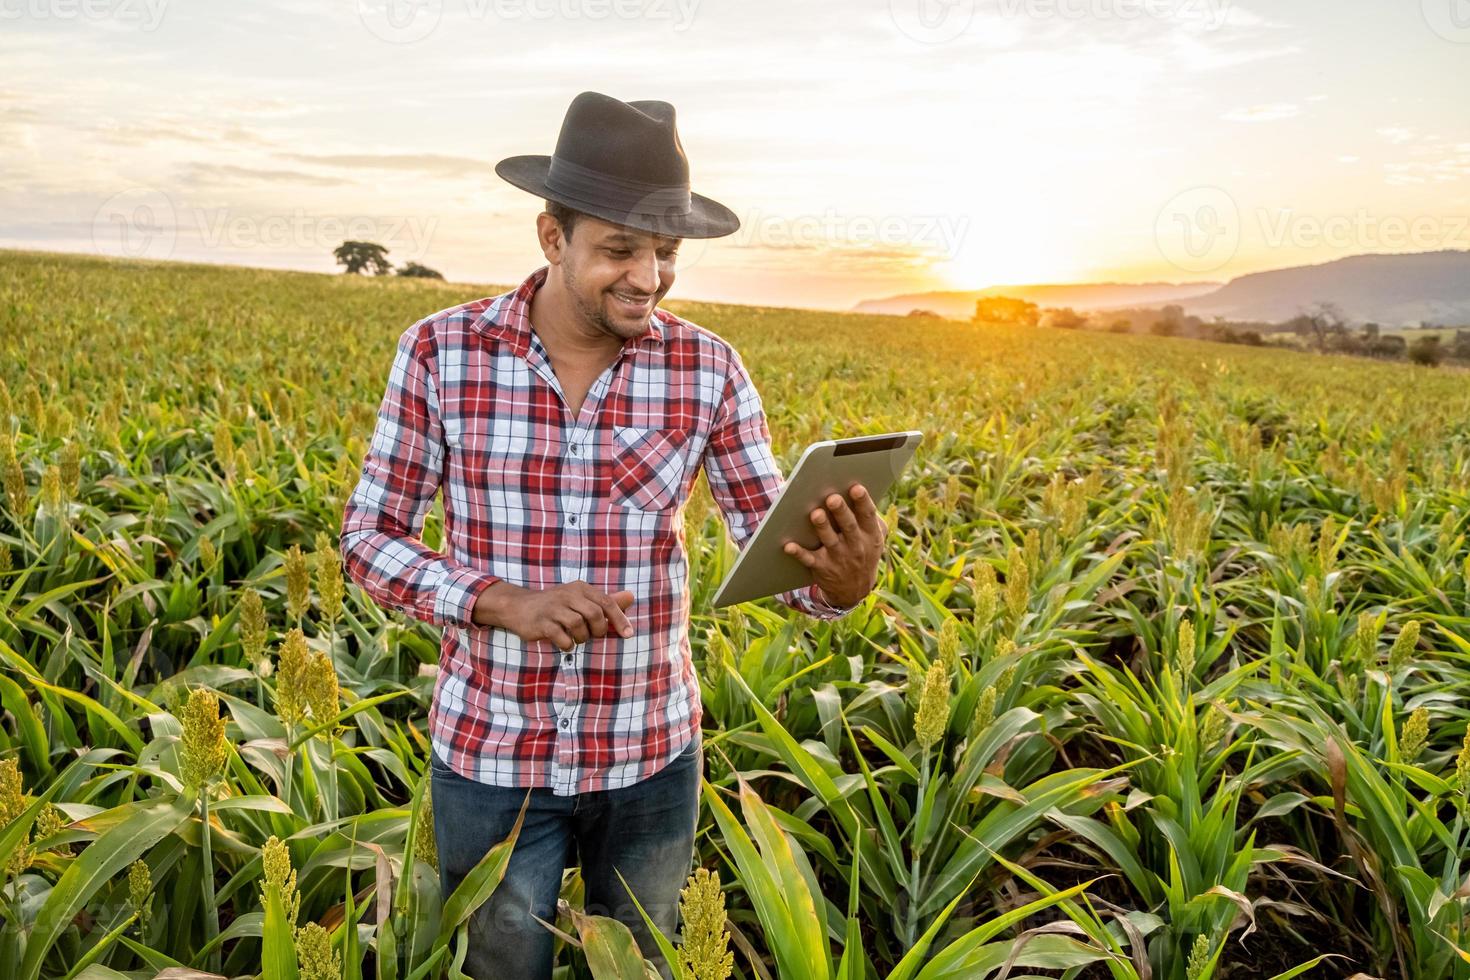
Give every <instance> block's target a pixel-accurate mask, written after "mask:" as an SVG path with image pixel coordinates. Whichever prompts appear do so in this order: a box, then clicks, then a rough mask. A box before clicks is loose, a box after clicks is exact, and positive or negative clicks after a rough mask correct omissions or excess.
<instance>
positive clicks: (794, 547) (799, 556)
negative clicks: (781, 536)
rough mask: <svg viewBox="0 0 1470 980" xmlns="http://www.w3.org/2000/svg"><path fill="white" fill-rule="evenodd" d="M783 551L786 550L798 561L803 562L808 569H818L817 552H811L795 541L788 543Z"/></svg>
mask: <svg viewBox="0 0 1470 980" xmlns="http://www.w3.org/2000/svg"><path fill="white" fill-rule="evenodd" d="M782 550H784V551H785V552H786V553H787V554H788V555H790V556H791V557H793V558H795V559H796V560H797V561H799V562H801V563H802V564H803V565H805V566H806V567H807V568H816V567H817V553H816V552H815V551H809V550H808V549H806V548H803V547H802V546H801V545H799V544H797V543H796V542H795V541H788V542H786V544H785V545H784V546H783V548H782Z"/></svg>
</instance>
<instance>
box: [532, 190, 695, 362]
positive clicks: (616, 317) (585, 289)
mask: <svg viewBox="0 0 1470 980" xmlns="http://www.w3.org/2000/svg"><path fill="white" fill-rule="evenodd" d="M679 242H680V239H678V238H669V237H667V236H665V235H656V234H654V233H652V232H648V231H643V230H641V229H638V228H627V227H624V226H622V225H615V224H612V223H611V222H607V221H603V220H602V219H600V218H593V217H589V216H582V217H579V218H578V219H577V223H576V225H575V226H574V227H573V228H572V234H571V237H570V238H568V237H567V236H566V235H562V236H561V255H560V260H561V274H562V279H563V281H564V282H565V284H566V287H567V292H568V293H569V294H570V295H571V297H572V302H573V303H574V304H575V305H576V308H577V311H578V313H579V314H580V315H581V317H582V319H583V320H584V321H586V323H587V324H588V325H589V326H591V327H592V328H593V329H596V330H599V331H601V332H602V333H605V334H608V335H610V336H614V337H618V338H620V339H622V340H628V339H630V338H633V337H637V336H639V335H640V334H643V333H646V332H647V330H648V318H649V317H650V316H652V315H653V308H654V307H655V306H657V305H658V303H659V302H660V301H661V300H662V299H663V298H664V296H665V295H666V294H667V293H668V291H669V289H670V288H671V287H672V286H673V285H674V263H675V259H676V258H677V256H678V249H679Z"/></svg>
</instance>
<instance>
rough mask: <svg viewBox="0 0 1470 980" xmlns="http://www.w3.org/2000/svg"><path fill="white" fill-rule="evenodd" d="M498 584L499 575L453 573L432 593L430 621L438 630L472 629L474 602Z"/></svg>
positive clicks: (462, 570)
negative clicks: (432, 607)
mask: <svg viewBox="0 0 1470 980" xmlns="http://www.w3.org/2000/svg"><path fill="white" fill-rule="evenodd" d="M500 580H501V579H500V576H499V575H491V574H490V573H489V572H482V571H479V570H478V569H474V568H466V567H460V568H456V569H454V570H453V571H452V572H450V573H449V574H448V575H445V576H444V577H443V578H442V579H440V580H439V587H438V588H437V589H435V590H434V621H435V622H436V623H438V624H439V625H441V626H464V627H472V626H474V625H475V621H474V613H475V600H477V599H479V598H480V593H481V592H484V591H485V590H486V589H488V588H489V587H490V586H492V585H494V584H495V583H496V582H499V581H500Z"/></svg>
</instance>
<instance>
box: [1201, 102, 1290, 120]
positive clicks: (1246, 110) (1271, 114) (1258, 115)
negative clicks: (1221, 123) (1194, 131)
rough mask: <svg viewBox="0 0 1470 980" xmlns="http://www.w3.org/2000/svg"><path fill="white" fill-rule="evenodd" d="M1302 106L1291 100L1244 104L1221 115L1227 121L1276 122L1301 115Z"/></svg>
mask: <svg viewBox="0 0 1470 980" xmlns="http://www.w3.org/2000/svg"><path fill="white" fill-rule="evenodd" d="M1301 112H1302V107H1301V106H1299V105H1296V104H1294V103H1291V102H1272V103H1269V104H1267V105H1253V106H1242V107H1241V108H1238V109H1231V110H1230V111H1229V112H1227V113H1225V115H1223V116H1221V117H1220V118H1221V119H1224V120H1225V121H1226V122H1237V123H1258V122H1276V121H1278V120H1281V119H1292V118H1295V117H1296V116H1299V115H1301Z"/></svg>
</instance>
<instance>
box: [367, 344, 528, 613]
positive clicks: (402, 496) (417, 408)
mask: <svg viewBox="0 0 1470 980" xmlns="http://www.w3.org/2000/svg"><path fill="white" fill-rule="evenodd" d="M434 364H435V360H434V345H433V337H432V335H431V333H430V331H429V329H428V322H427V321H419V322H418V323H416V324H414V325H413V326H411V327H409V328H408V329H407V330H405V331H404V332H403V333H402V335H400V336H399V338H398V349H397V352H396V353H395V354H394V357H393V366H392V368H391V370H390V372H389V376H388V387H387V390H386V391H385V392H384V393H383V401H382V404H381V405H380V406H379V409H378V418H377V423H376V425H375V427H374V429H373V438H372V444H371V446H370V447H369V449H368V452H367V457H366V459H365V460H364V461H363V466H362V475H361V477H360V478H359V480H358V483H357V487H356V489H354V490H353V492H352V495H351V496H350V497H349V498H348V500H347V504H346V507H345V509H344V511H343V515H342V540H341V550H342V559H343V567H344V568H345V569H346V572H347V575H348V577H349V578H350V579H351V580H352V581H353V582H355V583H356V584H357V585H358V586H359V587H360V588H361V589H362V590H363V591H364V592H366V593H367V594H368V595H369V596H371V597H372V599H373V601H375V602H376V603H378V605H380V606H383V607H385V608H388V609H394V610H397V611H399V612H402V613H405V614H407V615H409V616H412V617H414V618H415V619H421V620H424V621H426V622H430V623H434V624H435V625H439V626H449V625H454V626H464V627H469V626H473V625H474V621H473V618H472V617H473V613H474V608H475V600H476V599H478V598H479V595H480V593H481V592H483V591H484V590H485V589H487V588H489V587H490V586H491V585H492V584H494V583H495V582H497V581H499V580H500V579H499V577H498V576H496V575H492V574H490V573H488V572H484V571H480V570H478V569H475V568H472V567H470V566H468V565H465V564H463V563H461V562H458V561H455V560H454V559H452V558H451V557H450V556H448V555H446V554H443V553H440V552H437V551H434V550H433V549H431V548H429V547H428V546H426V545H425V544H424V543H423V541H422V540H420V537H419V535H420V534H421V533H422V531H423V525H424V517H425V516H426V515H427V514H428V511H429V508H430V507H431V506H433V503H434V495H435V494H436V493H437V492H438V490H439V481H440V476H441V473H442V468H443V462H444V433H443V428H442V426H441V425H440V420H439V399H438V391H437V387H436V383H435V377H434V376H435V372H434V370H433V367H434ZM446 546H447V542H446Z"/></svg>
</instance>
